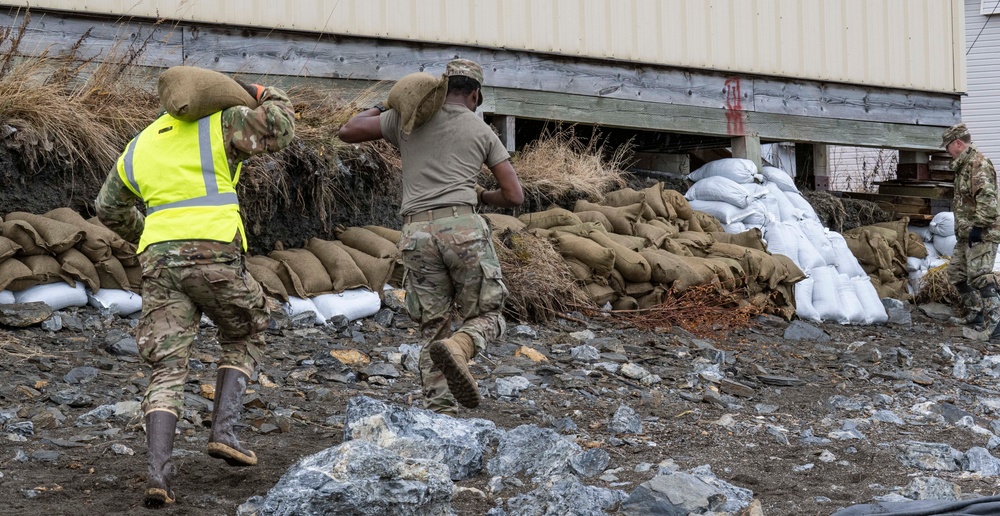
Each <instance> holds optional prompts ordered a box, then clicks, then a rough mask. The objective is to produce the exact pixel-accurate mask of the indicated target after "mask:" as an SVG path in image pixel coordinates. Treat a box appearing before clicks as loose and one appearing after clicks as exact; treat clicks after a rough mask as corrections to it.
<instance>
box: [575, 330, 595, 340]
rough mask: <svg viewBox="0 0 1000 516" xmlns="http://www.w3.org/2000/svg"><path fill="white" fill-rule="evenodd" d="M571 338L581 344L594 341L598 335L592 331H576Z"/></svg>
mask: <svg viewBox="0 0 1000 516" xmlns="http://www.w3.org/2000/svg"><path fill="white" fill-rule="evenodd" d="M569 336H570V338H571V339H573V340H577V341H580V342H583V341H587V340H590V339H593V338H594V337H596V335H594V332H592V331H590V330H583V331H575V332H573V333H570V334H569Z"/></svg>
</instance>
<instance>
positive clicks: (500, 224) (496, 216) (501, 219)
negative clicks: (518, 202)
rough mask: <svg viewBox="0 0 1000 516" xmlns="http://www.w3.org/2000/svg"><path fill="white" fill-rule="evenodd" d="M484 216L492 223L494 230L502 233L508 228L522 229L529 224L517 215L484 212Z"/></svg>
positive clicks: (512, 229) (513, 229)
mask: <svg viewBox="0 0 1000 516" xmlns="http://www.w3.org/2000/svg"><path fill="white" fill-rule="evenodd" d="M483 218H485V219H486V221H487V222H489V223H490V226H491V227H492V228H493V232H494V233H497V234H500V233H503V232H504V231H507V230H508V229H509V230H511V231H521V230H523V229H525V228H526V227H527V226H526V225H525V224H524V222H521V220H520V219H518V218H517V217H512V216H510V215H504V214H503V213H484V214H483Z"/></svg>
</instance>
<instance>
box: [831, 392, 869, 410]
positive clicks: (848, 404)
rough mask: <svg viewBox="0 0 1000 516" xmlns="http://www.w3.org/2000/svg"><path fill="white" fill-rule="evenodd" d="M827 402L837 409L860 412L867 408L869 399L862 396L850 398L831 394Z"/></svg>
mask: <svg viewBox="0 0 1000 516" xmlns="http://www.w3.org/2000/svg"><path fill="white" fill-rule="evenodd" d="M827 404H829V405H830V407H832V408H835V409H839V410H847V411H850V412H859V411H861V410H864V409H865V406H866V405H867V404H868V400H866V399H864V398H860V397H854V398H848V397H846V396H841V395H839V394H836V395H833V396H830V399H829V400H827Z"/></svg>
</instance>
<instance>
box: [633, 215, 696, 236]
mask: <svg viewBox="0 0 1000 516" xmlns="http://www.w3.org/2000/svg"><path fill="white" fill-rule="evenodd" d="M644 224H649V225H650V226H656V227H658V228H661V229H663V230H664V231H666V232H667V235H668V238H673V237H675V236H677V235H679V234H680V233H681V232H682V231H686V230H687V222H686V221H683V220H680V219H672V220H664V219H653V220H647V221H646V222H644ZM681 224H683V227H681Z"/></svg>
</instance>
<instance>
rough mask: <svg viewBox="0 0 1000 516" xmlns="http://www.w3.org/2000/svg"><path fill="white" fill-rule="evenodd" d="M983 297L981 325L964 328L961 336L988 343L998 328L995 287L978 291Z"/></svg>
mask: <svg viewBox="0 0 1000 516" xmlns="http://www.w3.org/2000/svg"><path fill="white" fill-rule="evenodd" d="M979 293H980V295H982V296H983V325H982V327H981V328H974V329H973V328H968V327H966V328H964V329H963V330H962V335H963V336H964V337H965V338H967V339H972V340H978V341H983V342H985V341H988V340H990V338H992V337H993V333H994V331H995V330H996V329H997V327H1000V293H998V292H997V288H996V286H995V285H987V286H985V287H983V288H981V289H979Z"/></svg>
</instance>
